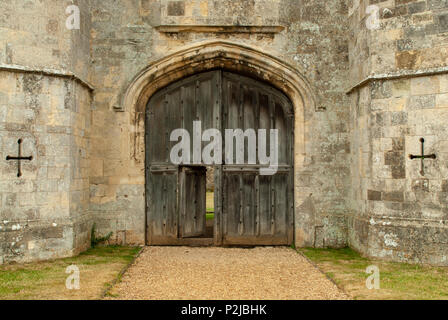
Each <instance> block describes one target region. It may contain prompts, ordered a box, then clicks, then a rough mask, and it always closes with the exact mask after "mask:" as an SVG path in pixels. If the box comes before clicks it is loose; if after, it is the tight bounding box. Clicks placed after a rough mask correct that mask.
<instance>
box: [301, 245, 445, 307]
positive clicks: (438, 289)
mask: <svg viewBox="0 0 448 320" xmlns="http://www.w3.org/2000/svg"><path fill="white" fill-rule="evenodd" d="M299 252H301V253H303V254H304V255H305V256H306V257H308V258H309V259H310V260H311V261H313V262H314V263H315V264H316V265H317V266H318V267H319V268H320V269H321V270H322V271H323V272H325V273H326V274H327V276H329V277H330V278H332V279H333V280H334V281H335V282H336V283H337V284H338V286H339V287H340V288H342V289H343V290H344V291H345V292H347V293H348V294H349V295H351V296H352V297H353V298H354V299H358V300H366V299H367V300H389V299H399V300H415V299H424V300H432V299H443V300H445V299H448V267H430V266H421V265H410V264H405V263H393V262H383V261H378V260H370V259H366V258H363V257H361V256H360V255H359V254H358V253H356V252H355V251H353V250H351V249H348V248H347V249H299ZM370 265H375V266H377V267H378V268H379V270H380V289H379V290H375V289H372V290H369V289H367V287H366V279H367V278H368V277H369V275H370V274H367V273H366V268H367V267H368V266H370Z"/></svg>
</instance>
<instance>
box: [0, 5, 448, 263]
mask: <svg viewBox="0 0 448 320" xmlns="http://www.w3.org/2000/svg"><path fill="white" fill-rule="evenodd" d="M73 5H74V6H76V8H78V9H79V17H80V24H79V29H78V28H68V26H67V24H68V25H69V26H70V23H72V24H71V26H73V25H74V24H73V21H75V20H70V19H75V18H76V13H77V12H76V10H68V11H67V8H68V7H69V6H73ZM71 8H72V9H73V7H71ZM67 21H68V22H67ZM213 70H220V71H222V72H229V73H233V74H237V75H241V76H244V77H247V78H251V79H255V80H257V81H259V82H260V83H263V84H264V85H268V86H271V87H272V88H275V90H276V91H279V92H282V94H284V95H285V96H286V97H287V98H288V99H289V101H290V103H291V105H292V108H293V112H292V113H293V114H291V116H293V119H294V121H293V128H289V127H288V128H289V129H288V130H289V131H288V134H289V133H290V136H291V137H292V140H293V146H292V148H291V151H292V154H293V163H292V166H293V173H291V174H292V175H291V177H292V180H291V181H292V187H291V193H292V194H293V197H292V198H293V203H291V204H292V205H291V210H292V216H293V220H291V221H290V223H291V226H292V228H293V229H292V230H293V237H292V239H293V240H292V241H293V242H294V243H295V245H296V246H297V247H304V246H310V247H345V246H350V247H352V248H354V249H356V250H357V251H359V252H361V253H362V254H363V255H366V256H369V257H378V258H382V259H387V260H394V261H403V262H411V263H430V264H435V265H445V266H447V265H448V206H447V205H448V1H446V0H385V1H380V0H332V1H324V0H306V1H305V0H188V1H187V0H176V1H171V0H121V1H116V0H101V1H93V0H73V1H68V0H64V1H54V0H2V1H0V263H7V262H12V261H18V262H24V261H34V260H44V259H51V258H57V257H65V256H71V255H74V254H77V253H79V252H81V251H82V250H85V249H86V248H88V247H89V245H90V232H91V228H92V225H93V223H95V224H96V226H97V228H98V231H99V232H100V233H107V232H109V231H112V232H113V236H112V238H111V241H112V242H114V243H118V244H129V245H143V244H148V230H147V228H148V224H147V221H148V220H147V214H148V213H147V208H148V207H151V206H152V203H151V199H150V198H148V197H147V189H146V186H147V184H148V183H149V181H147V180H148V178H147V177H148V174H147V173H148V170H149V166H148V165H147V159H146V158H147V145H148V143H149V142H148V141H147V140H148V138H147V136H146V135H145V132H147V130H148V123H147V121H146V120H145V119H146V113H147V105H148V101H149V100H150V98H151V97H152V96H153V95H154V94H155V93H157V92H158V91H159V90H160V89H162V88H164V87H167V86H169V85H171V84H173V83H176V82H179V81H182V79H185V78H188V77H193V76H195V75H198V74H202V73H203V72H209V71H213ZM150 112H152V111H150ZM149 130H151V128H149ZM145 136H146V137H145ZM422 138H423V139H424V141H425V142H424V150H423V152H424V155H435V158H434V157H427V158H425V159H424V160H423V161H421V159H420V158H415V159H411V158H410V156H409V155H415V156H420V155H422V153H421V152H422V142H421V139H422ZM19 139H20V142H21V143H20V144H19V143H18V141H19ZM19 145H20V155H21V156H23V157H32V159H31V158H28V159H24V160H21V161H20V167H19V166H18V163H19V161H17V160H15V159H14V158H12V159H11V157H17V156H18V155H19V154H18V149H19ZM7 158H8V160H7ZM30 159H31V160H30ZM422 162H423V167H422ZM19 168H20V171H21V176H20V177H18V170H19ZM422 169H423V171H424V172H423V171H422ZM257 181H258V180H257ZM162 188H164V189H163V190H166V188H167V186H166V184H164V185H163V187H162ZM168 188H169V186H168ZM257 192H258V190H257ZM224 197H225V196H224ZM276 197H278V194H276V196H275V197H273V199H274V198H275V199H277V198H276ZM273 201H274V200H273ZM163 208H165V205H164V207H163ZM165 223H166V221H164V222H163V225H165ZM242 232H243V231H242ZM288 239H289V238H288Z"/></svg>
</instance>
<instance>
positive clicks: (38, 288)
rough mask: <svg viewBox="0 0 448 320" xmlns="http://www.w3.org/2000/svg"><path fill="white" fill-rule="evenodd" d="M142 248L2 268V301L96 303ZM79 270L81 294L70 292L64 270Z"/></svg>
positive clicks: (105, 249)
mask: <svg viewBox="0 0 448 320" xmlns="http://www.w3.org/2000/svg"><path fill="white" fill-rule="evenodd" d="M140 250H141V248H139V247H119V246H110V247H96V248H94V249H89V250H87V251H86V252H83V253H81V254H80V255H78V256H77V257H72V258H64V259H57V260H52V261H47V262H37V263H27V264H11V265H4V266H0V300H16V299H97V298H99V297H100V295H101V293H102V290H104V288H106V286H107V283H108V282H110V281H113V280H114V279H115V278H116V277H117V276H118V274H119V272H120V271H121V270H122V269H123V268H124V267H125V266H126V265H128V264H129V263H130V262H131V261H132V260H133V259H134V257H135V256H136V255H137V253H138V252H139V251H140ZM73 264H74V265H76V266H78V268H79V270H80V279H81V280H80V281H81V289H80V290H67V289H66V287H65V281H66V279H67V277H68V274H66V273H65V270H66V268H67V267H68V266H70V265H73Z"/></svg>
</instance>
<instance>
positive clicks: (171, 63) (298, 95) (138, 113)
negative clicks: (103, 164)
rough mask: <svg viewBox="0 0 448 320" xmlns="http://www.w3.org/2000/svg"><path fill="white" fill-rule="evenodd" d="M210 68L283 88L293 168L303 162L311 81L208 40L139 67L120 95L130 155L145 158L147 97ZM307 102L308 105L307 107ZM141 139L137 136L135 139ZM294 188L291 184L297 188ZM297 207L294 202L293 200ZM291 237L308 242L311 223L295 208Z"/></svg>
mask: <svg viewBox="0 0 448 320" xmlns="http://www.w3.org/2000/svg"><path fill="white" fill-rule="evenodd" d="M213 69H222V70H227V71H230V72H234V73H239V74H242V75H247V76H250V77H253V78H256V79H258V80H262V81H265V82H267V83H269V84H271V85H272V86H274V87H276V88H278V89H279V90H281V91H282V92H283V93H285V94H286V95H287V96H288V97H289V99H290V100H291V102H292V104H293V106H294V119H295V125H294V150H295V155H294V168H295V171H296V172H297V170H298V168H302V167H303V164H304V160H305V132H306V130H305V129H306V128H305V126H306V121H305V119H306V117H305V111H306V110H308V111H314V110H316V102H315V98H314V94H313V92H312V89H311V86H310V85H309V83H308V81H307V80H306V78H305V77H304V76H303V75H302V73H301V72H300V71H299V70H297V69H296V68H294V67H292V66H291V65H289V64H288V63H285V62H283V61H281V60H279V59H277V58H276V57H274V56H273V55H269V54H267V53H264V52H261V51H259V50H256V49H254V48H250V47H247V46H244V45H241V44H236V43H230V42H224V41H211V42H205V43H199V44H195V45H193V46H190V47H187V48H184V49H182V50H180V51H177V52H175V53H173V54H170V55H168V56H166V57H164V58H162V59H160V60H158V61H155V62H153V63H151V64H150V65H148V66H147V67H146V68H145V69H144V70H142V71H141V72H140V73H139V74H138V75H137V76H136V77H135V78H134V79H133V81H132V82H131V84H130V85H129V86H128V88H127V90H126V91H125V92H124V94H123V95H122V106H121V109H122V111H125V112H128V113H129V116H130V131H131V135H132V136H133V138H134V143H133V146H132V147H131V153H132V154H131V157H132V158H133V160H134V161H136V162H137V163H144V154H145V152H144V148H145V147H144V143H141V141H140V140H142V139H144V138H143V137H144V134H145V110H146V105H147V103H148V100H149V98H150V97H151V96H152V95H153V94H154V93H155V92H156V91H158V90H159V89H161V88H163V87H166V86H167V85H169V84H170V83H173V82H175V81H177V80H180V79H182V78H185V77H188V76H191V75H194V74H197V73H200V72H204V71H208V70H213ZM305 108H306V109H305ZM139 141H140V142H139ZM296 189H297V188H296V187H295V192H297V190H296ZM296 211H297V204H296ZM295 215H296V222H295V238H296V240H295V242H296V245H298V246H301V245H303V244H306V243H309V238H310V237H311V235H312V234H314V226H311V225H310V224H309V223H308V221H307V220H308V219H307V218H306V217H304V218H303V219H304V220H303V221H301V218H300V213H298V212H296V214H295Z"/></svg>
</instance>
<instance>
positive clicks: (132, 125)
mask: <svg viewBox="0 0 448 320" xmlns="http://www.w3.org/2000/svg"><path fill="white" fill-rule="evenodd" d="M347 14H348V8H347V6H346V5H345V1H331V2H330V3H329V2H328V1H289V0H276V1H261V0H257V1H243V0H241V1H235V0H232V1H212V0H201V1H198V0H197V1H151V0H140V1H139V0H128V1H122V2H117V1H109V0H105V1H101V2H98V3H95V6H94V7H93V8H92V35H93V37H92V59H93V66H92V70H93V72H92V77H91V82H92V83H93V84H94V86H95V88H96V90H95V97H94V103H93V111H92V131H91V153H90V155H91V171H90V181H91V201H90V203H91V204H90V209H91V212H92V215H93V217H94V219H95V221H97V224H98V226H99V227H100V231H101V232H108V231H113V232H114V237H116V238H115V240H116V241H117V242H119V243H123V242H126V243H143V242H144V230H145V229H144V224H145V222H144V217H145V198H144V183H145V181H144V169H145V168H144V139H143V133H144V132H141V131H139V132H138V133H136V131H138V130H141V128H142V127H143V128H144V126H143V125H142V124H141V122H142V121H143V119H144V118H139V120H138V123H136V119H135V114H134V113H133V110H126V109H125V108H124V106H123V103H122V101H123V96H124V93H125V92H126V90H127V89H128V87H129V85H130V84H131V82H132V80H133V79H134V78H135V77H136V75H137V74H139V72H140V71H141V70H143V69H144V68H146V67H147V66H148V65H150V64H151V63H154V62H155V61H157V60H158V59H161V58H163V57H166V56H168V55H170V54H172V53H175V52H179V51H181V50H182V49H183V48H185V47H187V46H189V47H191V46H194V45H195V44H201V43H205V42H207V41H225V42H226V43H234V44H236V45H244V46H249V47H252V48H255V49H256V50H259V51H260V52H263V53H267V54H270V55H272V56H274V57H276V58H279V59H281V60H283V61H285V62H286V63H288V64H290V65H292V66H293V67H294V68H297V69H299V70H302V74H303V76H304V78H306V79H307V81H308V82H309V83H310V84H311V85H312V90H313V93H315V98H316V101H317V104H316V108H314V107H313V108H310V107H309V106H308V108H306V114H305V115H298V118H302V116H304V117H305V128H306V129H305V131H306V132H305V141H304V142H305V155H303V154H300V155H299V154H298V157H297V159H302V157H304V159H303V160H304V162H303V163H305V166H302V165H301V166H300V168H298V169H297V171H296V179H295V180H296V208H297V209H296V214H297V219H301V220H303V219H306V220H307V221H308V223H309V226H308V228H309V229H310V230H311V231H310V233H309V234H308V235H307V236H306V237H305V238H304V239H302V238H300V239H299V242H298V244H301V245H316V246H345V245H346V243H347V242H346V232H347V230H346V215H345V213H346V210H345V208H346V204H345V199H346V197H347V192H346V190H347V188H346V187H345V186H346V185H347V183H348V180H349V161H348V159H349V158H348V156H349V152H350V147H349V144H348V126H347V122H348V111H349V107H348V106H349V103H348V99H347V98H346V97H345V94H344V92H345V89H346V88H347V86H348V83H347V74H348V43H347V39H346V32H347V30H348V24H347V23H346V22H347V20H346V16H347ZM260 26H261V27H260ZM105 128H107V130H105ZM139 128H140V129H139ZM301 163H302V162H301Z"/></svg>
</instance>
